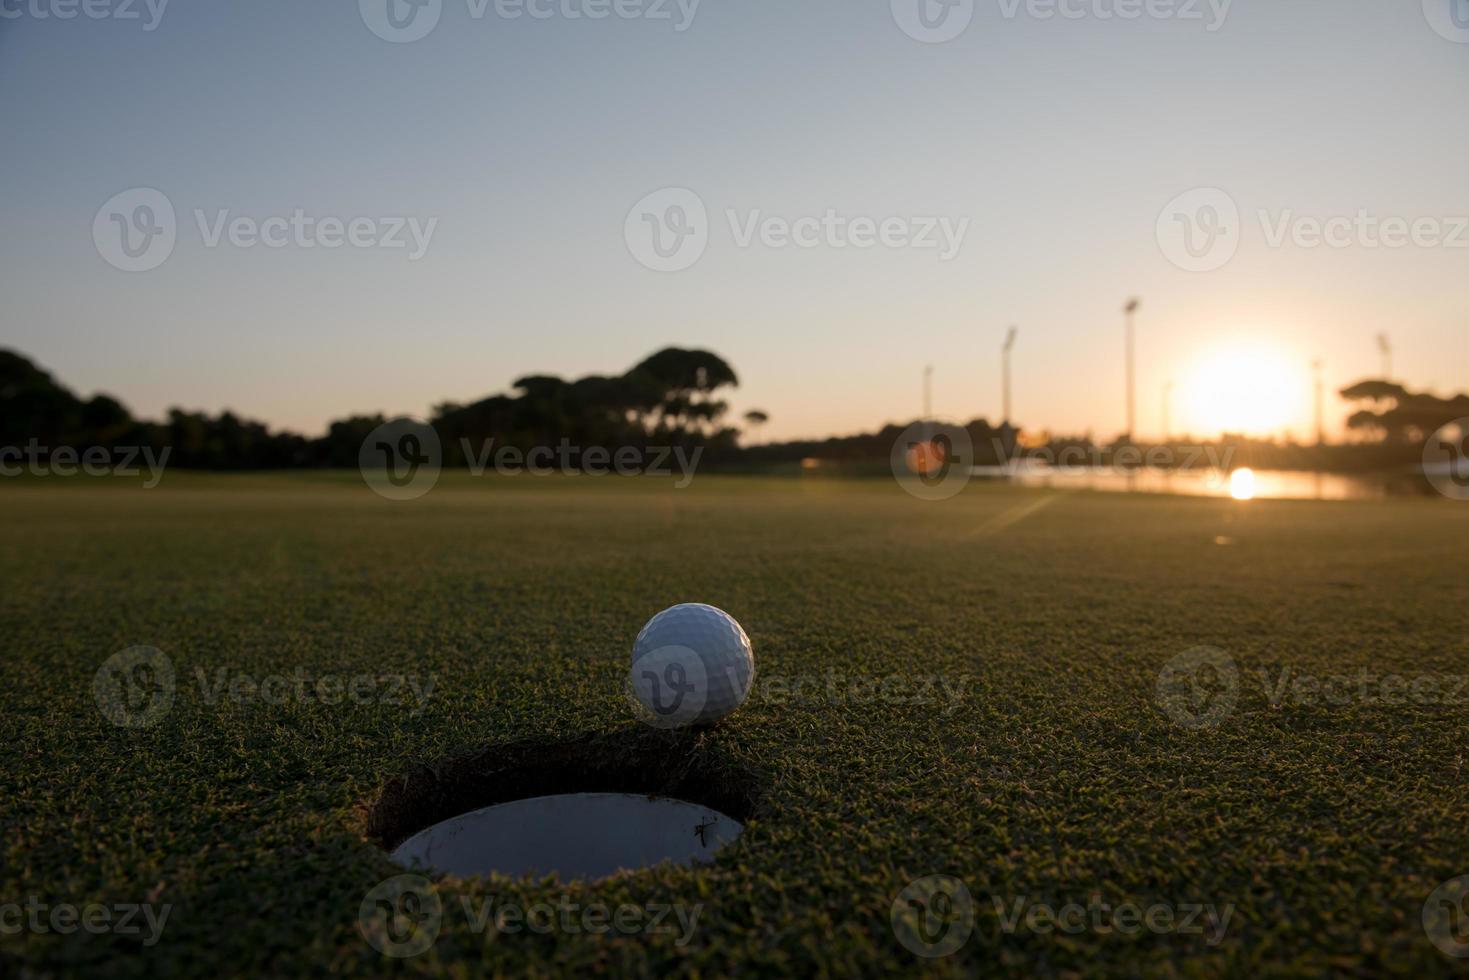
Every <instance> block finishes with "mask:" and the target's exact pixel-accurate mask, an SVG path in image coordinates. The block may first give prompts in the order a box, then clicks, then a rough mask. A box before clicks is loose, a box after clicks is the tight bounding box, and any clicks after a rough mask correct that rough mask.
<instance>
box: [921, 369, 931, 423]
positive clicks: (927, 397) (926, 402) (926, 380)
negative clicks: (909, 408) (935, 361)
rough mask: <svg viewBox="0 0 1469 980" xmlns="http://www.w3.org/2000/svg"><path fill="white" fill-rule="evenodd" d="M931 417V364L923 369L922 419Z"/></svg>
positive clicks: (925, 419) (926, 419)
mask: <svg viewBox="0 0 1469 980" xmlns="http://www.w3.org/2000/svg"><path fill="white" fill-rule="evenodd" d="M931 418H933V365H932V364H930V365H928V366H927V367H925V368H924V369H923V421H925V422H927V421H928V420H929V419H931Z"/></svg>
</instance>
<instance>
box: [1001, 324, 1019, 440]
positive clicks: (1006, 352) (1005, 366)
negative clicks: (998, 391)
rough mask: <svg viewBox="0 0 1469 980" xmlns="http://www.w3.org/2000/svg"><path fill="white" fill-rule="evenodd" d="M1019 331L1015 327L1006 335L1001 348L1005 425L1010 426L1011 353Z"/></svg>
mask: <svg viewBox="0 0 1469 980" xmlns="http://www.w3.org/2000/svg"><path fill="white" fill-rule="evenodd" d="M1017 332H1018V331H1016V329H1015V328H1014V327H1011V328H1010V332H1009V333H1007V334H1006V335H1005V344H1004V346H1002V347H1001V348H1000V374H1001V377H1002V378H1003V379H1004V380H1003V386H1004V392H1005V418H1004V424H1005V425H1009V424H1010V351H1011V350H1013V349H1014V347H1015V334H1016V333H1017Z"/></svg>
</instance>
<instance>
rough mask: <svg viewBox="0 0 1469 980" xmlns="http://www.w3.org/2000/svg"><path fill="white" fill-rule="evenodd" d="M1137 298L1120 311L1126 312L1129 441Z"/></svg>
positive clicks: (1134, 427) (1130, 435) (1133, 403)
mask: <svg viewBox="0 0 1469 980" xmlns="http://www.w3.org/2000/svg"><path fill="white" fill-rule="evenodd" d="M1138 302H1139V301H1138V299H1137V298H1136V297H1134V298H1132V299H1130V300H1128V301H1127V305H1126V306H1124V307H1123V308H1122V312H1123V313H1125V314H1127V438H1128V440H1129V441H1130V440H1131V439H1132V438H1133V436H1134V434H1135V433H1136V432H1137V369H1136V365H1135V362H1134V342H1133V327H1132V315H1133V314H1134V313H1136V312H1137V308H1138Z"/></svg>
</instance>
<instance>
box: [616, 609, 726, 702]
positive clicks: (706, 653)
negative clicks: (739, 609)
mask: <svg viewBox="0 0 1469 980" xmlns="http://www.w3.org/2000/svg"><path fill="white" fill-rule="evenodd" d="M754 680H755V654H754V652H753V651H752V650H751V649H750V638H749V637H748V636H746V635H745V631H744V630H743V629H741V628H740V624H739V623H737V622H735V618H734V617H733V616H731V615H730V614H729V613H727V612H725V611H724V610H723V609H716V608H714V607H713V606H706V605H705V604H704V603H702V602H684V603H680V604H679V605H677V606H670V607H669V608H667V609H665V610H663V611H662V612H661V613H659V614H658V615H656V616H654V617H653V618H652V619H650V620H648V623H647V625H646V626H644V627H643V629H642V631H641V632H640V633H638V638H637V641H636V642H634V643H633V649H632V677H631V681H632V689H633V693H634V694H635V695H636V696H637V699H638V702H639V703H640V704H642V706H643V707H644V708H645V709H646V720H647V721H648V722H649V723H651V724H653V725H656V726H658V727H660V728H682V727H684V726H687V725H708V724H712V723H713V722H716V721H718V720H719V719H721V718H723V717H724V716H725V715H727V714H729V713H730V712H731V711H733V710H734V709H736V708H738V707H739V706H740V705H741V704H742V703H744V700H745V697H746V696H747V695H748V694H749V693H750V685H751V684H752V683H753V682H754Z"/></svg>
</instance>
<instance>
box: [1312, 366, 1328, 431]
mask: <svg viewBox="0 0 1469 980" xmlns="http://www.w3.org/2000/svg"><path fill="white" fill-rule="evenodd" d="M1323 363H1324V362H1323V361H1322V360H1321V359H1320V358H1319V357H1318V358H1317V359H1316V360H1314V361H1312V362H1311V370H1312V371H1314V372H1315V374H1316V445H1318V446H1324V445H1326V408H1325V406H1326V395H1325V392H1326V385H1325V383H1324V382H1323V381H1322V380H1321V366H1322V364H1323Z"/></svg>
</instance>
